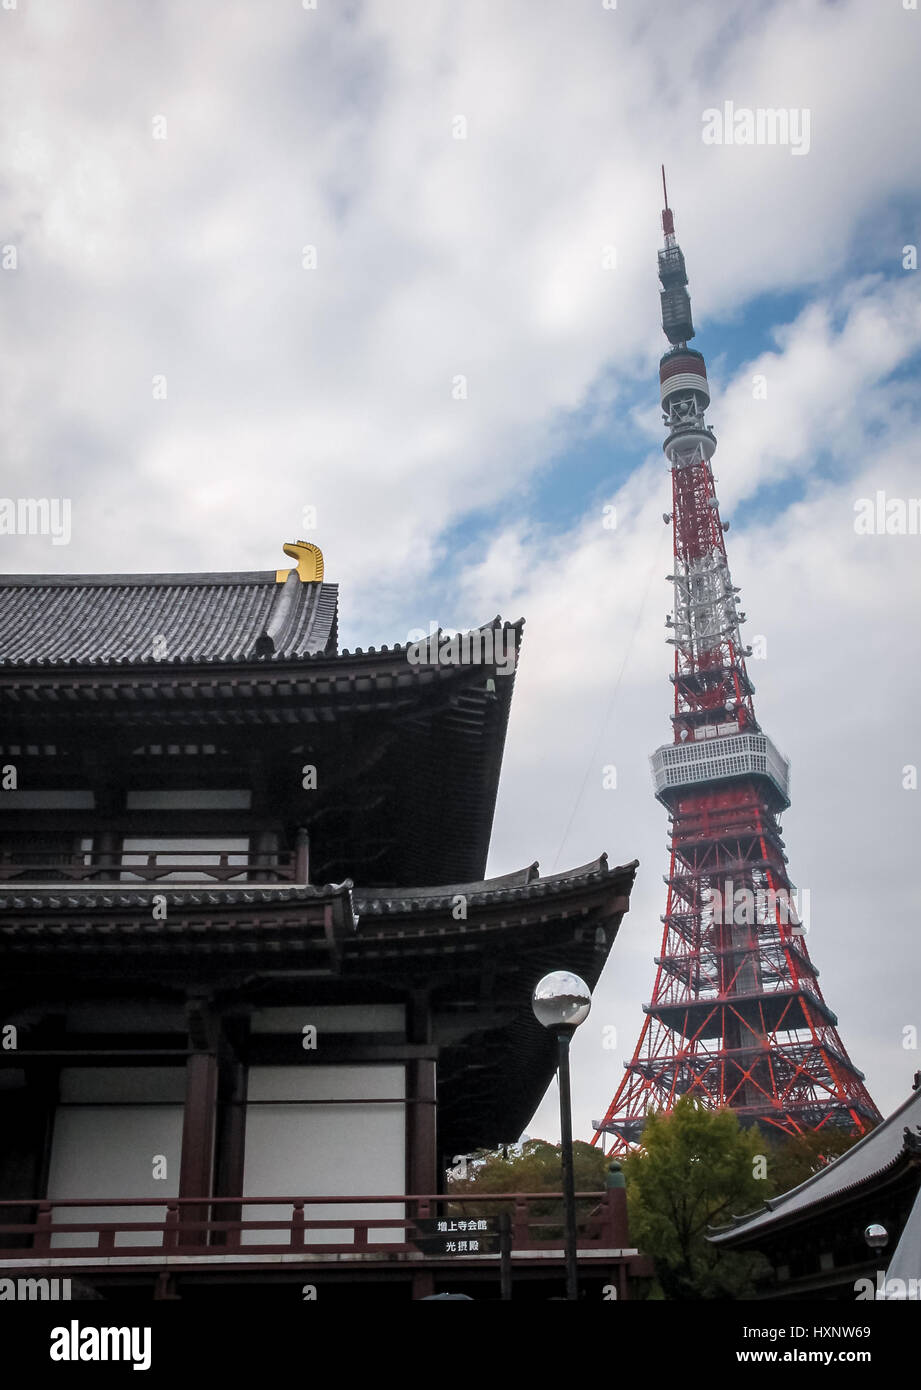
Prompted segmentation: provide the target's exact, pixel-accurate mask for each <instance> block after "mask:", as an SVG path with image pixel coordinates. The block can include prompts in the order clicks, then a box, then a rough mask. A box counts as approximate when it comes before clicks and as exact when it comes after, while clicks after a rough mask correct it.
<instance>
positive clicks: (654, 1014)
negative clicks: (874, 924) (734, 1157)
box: [593, 208, 880, 1152]
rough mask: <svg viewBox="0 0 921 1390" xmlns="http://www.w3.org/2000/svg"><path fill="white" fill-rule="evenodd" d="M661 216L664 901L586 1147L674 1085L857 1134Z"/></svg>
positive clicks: (682, 293)
mask: <svg viewBox="0 0 921 1390" xmlns="http://www.w3.org/2000/svg"><path fill="white" fill-rule="evenodd" d="M663 225H664V228H665V233H666V246H665V249H664V251H660V253H659V274H660V278H661V280H662V285H663V294H662V301H663V327H664V328H665V331H666V334H667V336H669V338H670V339H671V342H672V344H673V346H672V348H671V350H670V351H669V352H667V353H666V354H665V356H664V357H663V358H662V363H661V368H660V378H661V383H662V406H663V412H664V420H665V424H666V426H667V429H668V437H667V438H666V441H665V446H664V447H665V453H666V455H667V457H668V459H669V463H670V464H671V474H672V511H671V512H670V513H666V517H665V519H666V521H668V522H670V523H671V526H672V534H673V545H674V573H673V574H671V575H669V576H668V578H669V580H670V582H671V583H672V585H673V592H674V607H673V611H672V613H671V614H669V616H668V617H667V619H666V626H667V627H668V629H669V633H670V635H669V638H668V641H669V642H670V643H671V644H672V645H673V646H674V649H675V653H674V672H673V676H672V681H673V683H674V688H675V691H674V711H673V715H672V724H673V728H674V742H673V743H672V744H670V745H666V746H665V747H663V748H660V749H659V750H658V751H657V753H656V754H655V755H654V756H653V759H652V762H653V770H654V774H655V778H656V786H657V796H658V798H659V800H660V801H662V802H663V804H664V805H666V806H667V807H668V809H669V811H670V819H671V838H670V843H669V846H668V850H669V855H670V860H669V871H668V874H667V876H666V878H665V882H666V884H667V886H668V897H667V902H666V910H665V915H664V917H663V918H662V922H663V932H662V942H661V946H660V948H659V952H658V955H657V956H656V957H655V963H656V976H655V983H654V985H653V991H652V1000H651V1002H650V1003H649V1004H648V1005H647V1006H646V1007H645V1013H646V1019H645V1022H644V1024H643V1029H642V1032H641V1034H640V1038H639V1041H638V1043H637V1046H636V1049H635V1051H634V1054H633V1057H632V1059H631V1060H630V1061H629V1062H628V1063H626V1064H625V1067H626V1070H625V1074H624V1077H623V1079H622V1080H621V1082H620V1085H619V1086H618V1089H617V1093H616V1095H615V1096H614V1099H613V1101H612V1102H611V1105H610V1106H609V1107H608V1111H607V1113H606V1115H605V1117H604V1119H603V1120H602V1121H599V1122H597V1123H596V1130H597V1131H598V1132H597V1133H596V1135H595V1139H594V1140H593V1142H595V1143H597V1142H598V1141H599V1140H601V1142H602V1143H603V1144H604V1145H605V1147H607V1146H608V1145H610V1149H611V1152H619V1151H623V1150H627V1149H629V1148H630V1147H631V1146H633V1145H635V1144H636V1143H637V1142H638V1140H639V1138H640V1135H641V1133H642V1129H643V1125H644V1123H645V1119H646V1116H647V1115H648V1114H649V1113H651V1112H654V1111H668V1110H670V1109H671V1108H672V1107H673V1106H674V1104H675V1102H676V1101H677V1100H678V1098H679V1097H680V1096H682V1095H684V1094H686V1093H691V1094H692V1095H695V1096H697V1097H699V1098H701V1099H702V1100H704V1101H705V1102H706V1103H707V1104H709V1105H712V1106H714V1107H718V1106H729V1107H730V1108H732V1109H733V1110H735V1111H736V1112H737V1114H738V1115H739V1118H740V1119H741V1120H742V1121H743V1122H745V1123H751V1122H757V1123H758V1124H760V1125H761V1126H763V1127H764V1128H765V1129H767V1130H771V1131H775V1132H781V1133H787V1134H797V1133H802V1132H804V1131H808V1130H822V1129H825V1128H844V1129H846V1130H849V1131H851V1132H852V1133H854V1134H860V1133H863V1132H864V1131H865V1130H867V1129H869V1128H871V1127H872V1126H873V1125H874V1124H875V1123H877V1121H878V1120H879V1118H880V1116H879V1112H878V1111H877V1109H876V1106H875V1105H874V1103H873V1101H872V1100H871V1099H870V1096H869V1094H868V1092H867V1090H866V1088H865V1086H864V1084H863V1074H862V1073H861V1072H860V1071H858V1069H857V1068H856V1067H855V1066H854V1064H853V1063H852V1062H851V1060H850V1058H849V1057H848V1054H847V1051H846V1049H845V1047H844V1044H843V1042H842V1041H841V1038H840V1036H839V1035H838V1032H837V1027H836V1025H837V1019H836V1017H835V1015H834V1014H833V1013H832V1011H831V1010H830V1009H829V1007H828V1005H827V1004H826V1003H825V1000H824V998H823V995H822V990H821V987H820V985H819V981H818V971H817V970H816V968H815V966H814V965H813V963H812V961H811V959H810V956H809V950H808V947H807V944H806V933H807V931H808V921H807V920H806V917H807V915H808V914H806V913H803V912H802V907H803V903H802V902H801V901H800V896H799V895H798V894H797V892H796V890H795V889H794V887H793V885H792V884H791V882H790V879H789V877H788V875H787V869H786V855H785V853H784V843H783V840H782V838H781V834H780V823H779V815H780V813H781V812H782V811H783V810H784V809H785V808H786V807H787V806H788V805H789V798H788V795H787V791H788V767H787V764H786V760H785V759H784V758H783V757H782V756H781V755H780V754H779V753H778V751H777V750H776V749H775V748H774V745H773V744H772V743H771V742H770V740H769V739H768V738H767V737H766V736H765V735H764V734H763V733H762V731H761V730H760V727H759V725H758V722H757V720H756V718H755V710H754V704H753V699H752V697H753V694H754V687H753V686H752V684H751V682H750V680H749V678H748V673H747V670H746V666H745V658H746V656H749V655H750V654H751V650H750V648H746V647H745V646H744V645H743V643H742V639H741V635H740V625H741V623H742V622H743V621H744V617H745V615H744V613H741V612H740V611H739V590H738V589H737V588H736V587H735V585H733V583H732V578H731V576H730V572H729V565H728V562H727V558H726V545H725V539H724V537H725V532H726V530H727V529H728V527H727V526H724V524H723V523H722V521H721V520H720V513H719V503H718V500H717V496H716V486H715V479H714V476H713V472H712V468H711V462H710V461H711V459H712V457H713V453H714V451H715V448H716V439H715V436H714V435H713V432H712V430H711V429H710V427H709V425H708V424H707V423H706V419H705V409H706V407H707V405H709V401H710V395H709V386H708V384H707V379H706V366H705V363H704V359H703V357H702V356H701V354H700V353H697V352H695V351H694V350H693V349H689V348H688V346H687V339H689V338H690V337H692V336H693V333H694V330H693V326H692V322H691V314H690V300H689V298H688V296H687V292H686V289H685V288H684V287H685V286H686V284H687V276H686V274H685V268H684V257H683V255H682V253H681V251H680V248H679V247H678V245H677V242H676V241H675V237H674V227H673V223H672V214H671V211H670V209H668V208H666V211H665V213H664V214H663ZM753 735H754V736H755V737H753ZM676 749H677V750H678V751H676Z"/></svg>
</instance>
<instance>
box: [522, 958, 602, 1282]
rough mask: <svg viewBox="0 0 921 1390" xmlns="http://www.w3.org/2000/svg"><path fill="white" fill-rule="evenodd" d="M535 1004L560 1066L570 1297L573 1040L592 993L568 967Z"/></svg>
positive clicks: (573, 1276)
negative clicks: (553, 1040)
mask: <svg viewBox="0 0 921 1390" xmlns="http://www.w3.org/2000/svg"><path fill="white" fill-rule="evenodd" d="M531 1007H532V1009H533V1010H534V1016H535V1018H536V1019H537V1021H538V1023H542V1024H543V1025H544V1027H545V1028H551V1029H552V1030H553V1032H554V1033H555V1034H556V1040H557V1047H558V1051H559V1068H560V1152H561V1156H562V1163H563V1207H564V1211H565V1218H566V1297H567V1299H575V1298H578V1297H579V1269H578V1263H577V1254H576V1248H577V1246H576V1240H577V1238H576V1184H575V1176H574V1173H573V1163H572V1102H571V1098H570V1089H569V1043H570V1039H571V1038H572V1035H573V1033H574V1032H575V1031H576V1029H577V1028H578V1026H579V1024H580V1023H584V1022H585V1020H586V1019H587V1018H588V1015H589V1010H590V1009H591V1007H592V996H591V993H590V991H589V988H588V985H587V984H586V983H585V981H584V980H580V979H579V976H578V975H572V974H570V972H569V971H568V970H554V971H553V972H552V974H550V975H545V976H544V978H543V979H542V980H541V981H540V982H539V984H538V985H537V986H536V987H535V990H534V994H533V996H532V998H531Z"/></svg>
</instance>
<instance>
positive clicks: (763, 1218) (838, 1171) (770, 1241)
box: [710, 1072, 921, 1303]
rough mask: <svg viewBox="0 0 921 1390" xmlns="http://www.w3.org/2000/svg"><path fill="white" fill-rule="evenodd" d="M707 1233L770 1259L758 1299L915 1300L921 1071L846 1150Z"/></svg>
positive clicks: (920, 1263) (919, 1295) (919, 1250)
mask: <svg viewBox="0 0 921 1390" xmlns="http://www.w3.org/2000/svg"><path fill="white" fill-rule="evenodd" d="M710 1239H711V1241H712V1243H713V1244H714V1245H715V1246H717V1247H718V1248H720V1249H726V1250H757V1251H760V1252H761V1254H763V1255H765V1256H766V1257H767V1259H768V1261H769V1263H770V1273H769V1275H768V1276H767V1277H766V1278H765V1279H764V1280H763V1282H762V1286H761V1289H760V1296H761V1297H762V1298H769V1299H779V1298H788V1299H812V1298H822V1299H841V1300H843V1301H846V1302H851V1303H853V1302H854V1301H855V1300H864V1301H866V1300H874V1301H875V1300H877V1299H879V1300H900V1299H912V1300H918V1299H921V1072H917V1073H916V1074H915V1080H914V1087H913V1089H912V1092H911V1094H910V1095H909V1097H908V1099H907V1100H906V1101H904V1102H903V1103H902V1105H900V1106H899V1107H898V1108H897V1109H896V1110H894V1111H893V1112H892V1114H891V1115H890V1116H889V1117H888V1119H885V1120H883V1122H882V1123H881V1124H879V1125H877V1127H876V1128H875V1129H873V1130H871V1131H870V1133H869V1134H867V1135H865V1136H864V1138H863V1139H861V1140H860V1142H859V1143H857V1144H855V1145H854V1147H853V1148H851V1149H848V1150H847V1151H846V1152H845V1153H843V1154H842V1155H841V1156H840V1158H836V1159H835V1160H834V1161H833V1162H831V1163H829V1164H828V1165H827V1166H826V1167H824V1168H821V1169H820V1170H819V1172H817V1173H813V1175H812V1176H811V1177H810V1178H807V1179H806V1181H805V1182H802V1183H800V1185H799V1186H798V1187H795V1188H793V1189H792V1190H791V1191H790V1192H785V1193H783V1194H782V1195H781V1196H779V1197H772V1198H770V1199H769V1200H768V1201H767V1202H766V1203H765V1204H764V1206H763V1208H762V1209H761V1210H760V1211H757V1212H752V1213H749V1214H748V1215H744V1216H743V1215H740V1216H736V1217H735V1218H734V1220H733V1223H732V1225H731V1226H727V1227H726V1228H725V1229H723V1230H720V1231H717V1232H714V1234H713V1235H712V1236H711V1237H710Z"/></svg>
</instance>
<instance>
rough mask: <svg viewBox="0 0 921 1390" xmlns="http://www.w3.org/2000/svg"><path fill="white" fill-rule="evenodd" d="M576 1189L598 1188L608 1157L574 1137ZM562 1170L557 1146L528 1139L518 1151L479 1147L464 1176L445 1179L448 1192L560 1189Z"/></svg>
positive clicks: (583, 1190)
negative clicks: (461, 1178)
mask: <svg viewBox="0 0 921 1390" xmlns="http://www.w3.org/2000/svg"><path fill="white" fill-rule="evenodd" d="M572 1155H573V1170H574V1173H575V1182H576V1191H577V1192H600V1191H601V1190H602V1189H603V1188H604V1180H605V1177H606V1175H607V1171H608V1163H609V1161H610V1160H609V1159H606V1158H605V1156H604V1154H603V1153H602V1152H601V1150H600V1148H599V1149H593V1148H592V1146H591V1144H584V1143H582V1141H581V1140H579V1139H577V1140H576V1141H575V1142H574V1144H573V1146H572ZM562 1183H563V1174H562V1164H561V1160H560V1146H559V1145H558V1144H548V1143H547V1142H546V1140H544V1139H529V1140H528V1141H527V1142H526V1143H524V1144H522V1145H521V1149H520V1151H519V1152H516V1151H515V1149H512V1150H511V1152H509V1151H508V1150H503V1149H481V1150H480V1151H479V1152H478V1153H476V1154H474V1159H473V1163H472V1164H471V1166H470V1167H469V1168H468V1176H467V1177H466V1178H465V1179H463V1180H460V1179H455V1180H452V1181H451V1182H450V1183H449V1190H450V1191H451V1192H560V1191H562Z"/></svg>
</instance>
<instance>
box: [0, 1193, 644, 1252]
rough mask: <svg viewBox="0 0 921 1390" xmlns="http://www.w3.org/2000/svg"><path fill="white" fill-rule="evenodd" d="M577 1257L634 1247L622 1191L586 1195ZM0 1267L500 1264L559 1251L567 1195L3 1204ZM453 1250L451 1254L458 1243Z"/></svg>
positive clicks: (0, 1209)
mask: <svg viewBox="0 0 921 1390" xmlns="http://www.w3.org/2000/svg"><path fill="white" fill-rule="evenodd" d="M576 1196H577V1207H578V1212H579V1250H580V1255H590V1254H591V1253H592V1251H596V1252H597V1253H598V1254H599V1255H601V1254H602V1253H603V1252H606V1253H607V1254H608V1256H610V1253H611V1251H616V1250H620V1249H622V1248H623V1247H624V1245H625V1244H626V1223H625V1220H624V1208H623V1193H622V1192H617V1191H605V1192H580V1193H577V1194H576ZM0 1216H3V1218H4V1221H3V1222H2V1223H0V1260H2V1261H3V1262H4V1263H5V1262H7V1261H15V1260H17V1259H23V1260H30V1261H32V1262H33V1263H34V1262H35V1259H36V1257H37V1256H38V1257H39V1258H41V1257H48V1258H54V1257H55V1256H62V1257H65V1258H67V1259H68V1260H73V1259H82V1260H86V1261H87V1262H89V1263H92V1262H93V1261H96V1260H107V1259H109V1258H111V1257H112V1256H113V1255H119V1256H121V1257H127V1258H128V1259H130V1257H131V1256H132V1255H136V1256H147V1257H149V1256H152V1255H154V1256H155V1255H166V1256H170V1255H189V1256H199V1257H203V1258H204V1259H206V1260H207V1259H208V1257H213V1258H215V1259H216V1260H217V1259H220V1258H221V1257H222V1256H224V1255H229V1254H233V1255H234V1256H235V1257H236V1260H237V1261H239V1259H240V1257H241V1256H244V1257H245V1256H247V1255H253V1256H256V1255H259V1256H265V1255H279V1256H280V1255H287V1256H290V1255H291V1254H292V1253H297V1254H302V1255H303V1256H304V1258H305V1259H307V1260H309V1259H310V1258H312V1257H313V1256H324V1255H335V1256H343V1255H345V1256H348V1255H351V1256H361V1257H365V1258H370V1259H374V1258H379V1259H387V1258H388V1257H404V1258H405V1256H406V1255H409V1254H413V1253H415V1254H417V1255H422V1256H423V1257H426V1256H427V1257H429V1258H438V1257H439V1256H440V1255H450V1256H451V1257H452V1258H453V1257H454V1256H463V1255H467V1256H470V1257H473V1256H482V1257H486V1256H493V1255H495V1256H496V1257H498V1256H499V1255H500V1254H501V1253H502V1252H501V1249H500V1247H501V1245H502V1244H503V1242H504V1243H505V1246H506V1251H507V1253H508V1252H516V1251H517V1252H521V1253H525V1252H528V1251H535V1252H536V1251H542V1250H543V1251H546V1250H560V1249H561V1246H562V1243H563V1241H562V1220H563V1218H562V1198H561V1197H557V1196H556V1195H555V1194H552V1193H546V1192H543V1193H484V1194H477V1195H472V1194H469V1193H468V1194H464V1195H463V1196H457V1197H455V1196H444V1195H440V1196H356V1197H209V1198H206V1199H202V1198H200V1197H186V1198H180V1197H169V1198H165V1199H164V1198H137V1199H118V1200H115V1199H110V1200H100V1199H96V1198H83V1199H79V1200H77V1199H68V1200H66V1201H14V1202H9V1201H8V1202H2V1203H0ZM452 1246H453V1247H454V1248H451V1247H452Z"/></svg>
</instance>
